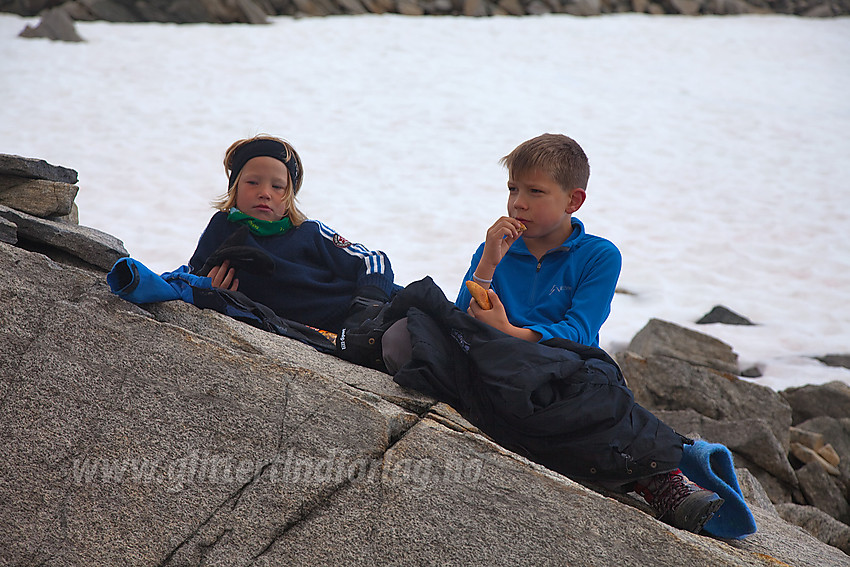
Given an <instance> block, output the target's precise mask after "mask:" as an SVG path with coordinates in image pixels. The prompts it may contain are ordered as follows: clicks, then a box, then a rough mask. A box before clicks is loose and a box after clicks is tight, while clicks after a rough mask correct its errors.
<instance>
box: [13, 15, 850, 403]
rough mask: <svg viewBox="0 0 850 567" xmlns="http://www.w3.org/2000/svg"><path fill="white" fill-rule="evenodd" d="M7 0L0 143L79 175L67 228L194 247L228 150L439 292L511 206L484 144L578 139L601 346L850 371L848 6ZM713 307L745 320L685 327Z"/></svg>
mask: <svg viewBox="0 0 850 567" xmlns="http://www.w3.org/2000/svg"><path fill="white" fill-rule="evenodd" d="M27 23H29V24H31V25H35V24H37V23H38V19H37V18H21V17H18V16H13V15H9V14H2V15H0V76H2V79H0V101H2V104H0V152H2V153H9V154H17V155H22V156H27V157H36V158H42V159H45V160H47V161H48V162H50V163H53V164H57V165H63V166H66V167H70V168H73V169H76V170H77V171H78V172H79V177H80V180H79V187H80V192H79V195H78V196H77V203H78V205H79V207H80V222H81V224H84V225H87V226H91V227H94V228H98V229H100V230H103V231H105V232H108V233H110V234H113V235H115V236H117V237H118V238H120V239H122V240H123V241H124V244H125V246H126V247H127V250H128V251H129V252H130V254H131V256H133V257H134V258H136V259H138V260H139V261H141V262H143V263H144V264H146V265H147V266H149V267H150V268H151V269H153V270H155V271H157V272H164V271H170V270H172V269H175V268H177V267H178V266H180V265H181V264H184V263H186V262H187V260H188V258H189V256H190V255H191V253H192V251H193V250H194V247H195V244H196V242H197V239H198V236H199V235H200V233H201V231H202V230H203V228H204V227H205V226H206V223H207V221H208V219H209V217H210V216H211V215H212V213H213V212H214V211H213V210H212V209H211V208H210V206H209V202H210V201H211V200H212V199H213V198H215V197H217V196H218V195H220V194H221V193H222V192H223V191H224V190H225V186H226V178H225V175H224V169H223V167H222V164H221V160H222V158H223V155H224V150H225V149H226V148H227V147H228V146H229V145H230V143H231V142H233V141H235V140H237V139H239V138H244V137H249V136H252V135H254V134H257V133H261V132H266V133H270V134H274V135H278V136H281V137H284V138H286V139H288V140H289V141H291V142H292V143H293V144H294V145H295V147H296V149H297V150H298V151H299V153H300V154H301V157H302V159H303V161H304V166H305V171H306V176H305V183H304V187H303V189H302V192H301V196H300V205H301V208H302V210H304V211H305V212H306V213H307V214H308V216H311V217H313V218H318V219H320V220H323V221H324V222H325V223H327V224H329V225H330V226H332V227H334V228H336V229H337V230H339V231H340V232H341V233H342V234H343V235H344V236H345V237H347V238H349V239H350V240H355V241H359V242H362V243H363V244H365V245H366V246H368V247H370V248H375V249H381V250H384V251H385V252H387V253H388V254H389V256H390V258H391V260H392V262H393V266H394V269H395V273H396V281H397V282H398V283H400V284H402V285H404V284H407V283H409V282H411V281H414V280H418V279H420V278H421V277H423V276H425V275H430V276H432V277H433V278H434V280H435V281H436V282H437V283H438V284H439V285H440V286H441V287H442V288H443V290H444V291H445V293H446V295H447V296H448V297H449V298H450V299H454V297H455V295H456V294H457V290H458V288H459V286H460V283H461V277H462V276H463V274H464V272H465V271H466V268H467V266H468V262H469V260H470V256H471V255H472V252H473V251H474V250H475V248H476V246H477V245H478V244H479V242H480V241H481V240H482V239H483V237H484V233H485V230H486V229H487V227H489V226H490V224H492V222H493V221H494V220H495V219H496V218H497V217H498V216H500V215H501V214H503V211H504V210H505V201H506V197H507V191H506V190H505V179H506V175H505V172H504V171H503V170H502V168H501V167H500V166H499V164H498V160H499V158H501V157H502V156H503V155H505V154H506V153H508V152H509V151H510V150H511V149H513V148H514V147H515V146H516V145H517V144H519V143H520V142H522V141H523V140H526V139H528V138H531V137H533V136H536V135H538V134H540V133H543V132H560V133H565V134H567V135H569V136H572V137H573V138H575V139H576V140H577V141H578V142H579V143H580V144H581V145H582V146H583V147H584V149H585V151H586V152H587V153H588V155H589V157H590V161H591V168H592V174H591V179H590V184H589V187H588V200H587V202H586V203H585V205H584V207H583V208H582V209H581V210H580V211H579V213H578V215H577V216H578V217H579V218H581V219H582V221H584V223H585V225H586V227H587V229H588V231H589V232H591V233H594V234H599V235H601V236H604V237H606V238H608V239H610V240H612V241H613V242H614V243H616V244H617V245H618V246H619V248H620V249H621V251H622V253H623V257H624V266H623V273H622V276H621V278H620V287H621V288H623V289H625V290H628V291H630V292H633V293H634V294H636V295H626V294H618V295H617V297H616V298H615V301H614V305H613V313H612V315H611V317H610V319H609V320H608V321H607V322H606V324H605V326H604V327H603V328H602V346H603V348H606V349H607V350H609V352H613V351H616V350H619V349H620V348H622V347H623V346H625V345H626V344H628V342H629V341H630V340H631V338H632V337H633V336H634V334H635V333H636V332H637V331H639V330H640V329H641V328H642V327H643V326H644V325H645V324H646V322H647V321H648V320H649V319H650V318H652V317H657V318H660V319H664V320H668V321H672V322H675V323H678V324H680V325H684V326H686V327H688V328H692V329H695V330H698V331H701V332H704V333H708V334H710V335H712V336H715V337H717V338H719V339H721V340H724V341H726V342H727V343H729V344H730V345H732V346H733V347H734V349H735V351H736V352H738V353H739V355H740V358H741V367H742V368H747V367H748V366H753V365H758V366H759V367H760V368H761V370H762V372H763V373H764V376H763V377H762V378H760V379H756V380H754V381H755V382H758V383H761V384H764V385H767V386H770V387H772V388H775V389H777V390H781V389H784V388H786V387H790V386H797V385H803V384H819V383H823V382H827V381H831V380H842V381H844V382H847V383H850V370H847V369H843V368H832V367H827V366H825V365H822V364H820V363H819V362H818V361H816V360H813V359H812V358H810V357H812V356H818V355H824V354H829V353H842V354H847V353H850V306H848V303H850V238H848V234H847V233H848V232H850V213H848V207H850V181H848V180H850V135H849V134H848V132H850V94H848V93H850V19H848V18H835V19H804V18H796V17H787V16H737V17H732V16H727V17H707V16H706V17H698V18H689V17H675V16H644V15H637V14H626V15H610V16H602V17H595V18H577V17H571V16H565V15H557V16H556V15H551V16H539V17H524V18H512V17H494V18H482V19H470V18H462V17H404V16H397V15H383V16H352V17H348V16H344V17H343V16H340V17H328V18H305V19H292V18H284V17H280V18H273V19H272V23H271V24H270V25H268V26H248V25H227V26H214V25H191V26H176V25H168V24H110V23H105V22H90V23H83V22H78V23H77V26H76V27H77V31H78V32H79V33H80V35H81V36H82V37H83V38H85V39H86V40H87V41H86V42H85V43H81V44H71V43H62V42H51V41H48V40H43V39H37V40H33V39H22V38H18V37H17V34H18V33H19V32H20V31H21V30H22V29H23V28H24V26H25V25H26V24H27ZM717 304H722V305H725V306H727V307H729V308H730V309H732V310H733V311H736V312H737V313H740V314H741V315H744V316H746V317H748V318H750V319H751V320H753V321H755V322H756V323H758V325H757V326H749V327H736V326H727V325H718V324H714V325H695V324H694V323H693V322H694V321H696V320H697V319H699V318H700V317H701V316H702V315H703V314H705V313H707V312H708V311H709V310H710V309H711V308H712V307H713V306H714V305H717Z"/></svg>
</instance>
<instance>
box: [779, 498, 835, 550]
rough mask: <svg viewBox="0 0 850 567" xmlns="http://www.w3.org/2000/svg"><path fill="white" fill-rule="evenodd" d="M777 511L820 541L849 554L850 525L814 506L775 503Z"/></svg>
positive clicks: (786, 519) (787, 520)
mask: <svg viewBox="0 0 850 567" xmlns="http://www.w3.org/2000/svg"><path fill="white" fill-rule="evenodd" d="M776 511H777V513H778V514H779V515H780V516H782V518H783V519H784V520H785V521H786V522H789V523H791V524H794V525H795V526H800V527H801V528H803V529H804V530H806V531H807V532H809V533H810V534H812V535H813V536H815V537H816V538H818V539H819V540H821V541H822V542H824V543H826V544H829V545H831V546H833V547H837V548H838V549H840V550H841V551H843V552H844V553H846V554H848V555H850V526H848V525H847V524H843V523H841V522H839V521H838V520H836V519H835V518H833V517H832V516H830V515H829V514H827V513H826V512H824V511H822V510H818V509H817V508H815V507H814V506H801V505H799V504H791V503H787V504H777V505H776Z"/></svg>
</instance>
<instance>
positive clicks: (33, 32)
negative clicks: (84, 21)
mask: <svg viewBox="0 0 850 567" xmlns="http://www.w3.org/2000/svg"><path fill="white" fill-rule="evenodd" d="M18 36H19V37H29V38H33V37H35V38H39V37H43V38H47V39H52V40H54V41H70V42H75V43H76V42H81V41H85V40H84V39H83V38H82V37H80V34H78V33H77V29H76V28H75V27H74V20H72V19H71V16H69V15H68V13H67V12H65V10H62V9H61V8H54V9H52V10H49V11H48V12H45V14H44V15H43V16H42V17H41V21H40V22H39V23H38V25H37V26H36V27H34V28H33V27H31V26H30V25H27V26H26V27H25V28H24V29H23V30H22V31H21V33H19V34H18Z"/></svg>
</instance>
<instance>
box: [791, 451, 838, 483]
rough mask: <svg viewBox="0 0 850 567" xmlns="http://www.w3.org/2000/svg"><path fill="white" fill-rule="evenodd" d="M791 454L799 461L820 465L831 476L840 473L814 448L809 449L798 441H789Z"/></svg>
mask: <svg viewBox="0 0 850 567" xmlns="http://www.w3.org/2000/svg"><path fill="white" fill-rule="evenodd" d="M791 454H792V455H794V457H795V458H796V459H797V460H799V461H800V462H801V463H806V464H808V463H816V464H818V465H820V467H821V468H822V469H823V470H825V471H826V472H827V474H830V475H832V476H839V475H840V474H841V473H840V472H839V470H838V467H836V466H835V465H833V464H831V463H829V462H828V461H827V460H826V459H824V458H823V457H822V456H821V455H820V454H819V453H818V452H817V451H815V450H814V449H810V448H809V447H806V446H805V445H802V444H800V443H791Z"/></svg>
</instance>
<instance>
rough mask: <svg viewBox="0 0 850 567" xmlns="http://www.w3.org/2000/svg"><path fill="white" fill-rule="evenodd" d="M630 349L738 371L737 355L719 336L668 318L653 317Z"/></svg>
mask: <svg viewBox="0 0 850 567" xmlns="http://www.w3.org/2000/svg"><path fill="white" fill-rule="evenodd" d="M627 350H629V351H630V352H633V353H635V354H639V355H640V356H642V357H644V358H646V357H649V356H667V357H670V358H675V359H678V360H682V361H685V362H689V363H691V364H696V365H699V366H707V367H708V368H713V369H715V370H719V371H720V372H728V373H730V374H737V373H738V355H737V354H736V353H735V352H734V351H733V350H732V347H731V346H729V345H728V344H726V343H724V342H723V341H721V340H719V339H715V338H714V337H710V336H708V335H705V334H703V333H699V332H697V331H692V330H690V329H686V328H685V327H682V326H680V325H677V324H675V323H670V322H669V321H662V320H660V319H650V320H649V322H648V323H647V324H646V325H645V326H644V328H643V329H641V330H640V331H639V332H638V333H637V334H636V335H635V336H634V338H632V341H631V343H629V347H628V349H627Z"/></svg>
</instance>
